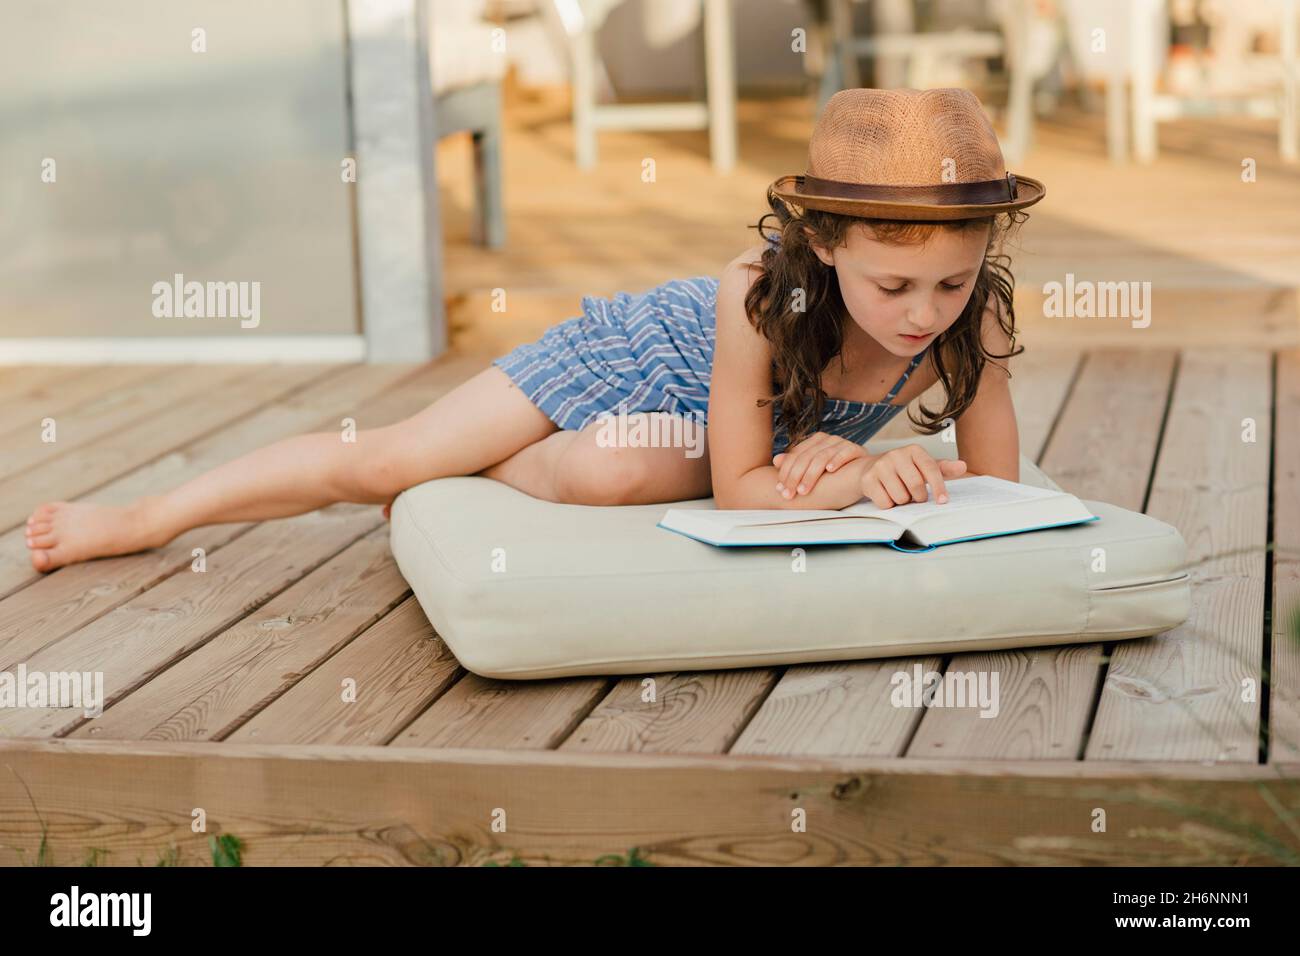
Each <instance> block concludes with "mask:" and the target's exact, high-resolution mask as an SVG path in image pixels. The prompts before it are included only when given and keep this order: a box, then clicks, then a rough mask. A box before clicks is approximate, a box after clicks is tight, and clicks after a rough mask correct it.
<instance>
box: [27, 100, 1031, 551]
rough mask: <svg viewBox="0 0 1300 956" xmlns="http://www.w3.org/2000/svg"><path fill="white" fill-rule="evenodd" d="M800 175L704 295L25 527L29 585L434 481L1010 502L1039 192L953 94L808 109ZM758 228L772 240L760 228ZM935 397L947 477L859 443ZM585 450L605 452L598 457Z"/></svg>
mask: <svg viewBox="0 0 1300 956" xmlns="http://www.w3.org/2000/svg"><path fill="white" fill-rule="evenodd" d="M808 157H809V159H808V169H807V172H806V173H805V174H804V175H802V176H784V177H782V178H780V179H778V180H777V181H776V182H774V183H773V184H772V185H771V186H769V188H768V191H767V201H768V204H769V205H770V207H771V212H768V213H766V214H764V215H763V216H762V218H760V220H759V222H758V224H757V226H756V228H757V229H758V230H759V232H760V235H763V236H764V239H765V241H764V242H762V243H760V244H759V245H757V246H755V247H754V248H751V249H748V250H746V251H745V252H743V253H741V254H740V255H738V256H737V257H736V258H735V259H733V260H732V261H731V262H730V263H728V265H727V266H726V268H725V269H724V270H723V271H722V274H721V276H720V277H717V278H714V277H705V276H698V277H694V278H690V279H672V280H669V281H667V282H665V283H663V284H662V285H660V286H658V287H656V288H654V289H651V290H650V291H648V292H645V293H642V294H639V295H629V294H627V293H618V294H617V295H615V296H613V297H611V298H609V299H598V298H595V297H590V296H589V297H586V298H584V299H583V314H582V315H581V316H579V317H577V318H572V319H569V320H567V321H565V322H561V323H559V324H558V325H556V326H553V327H552V328H551V329H549V330H548V331H547V332H546V333H545V334H544V335H543V336H542V337H541V338H540V339H539V340H538V341H536V342H533V343H529V344H526V345H521V346H519V347H518V348H516V349H515V350H513V351H512V352H510V353H509V354H507V355H505V356H502V357H500V358H498V359H496V360H494V361H493V363H492V364H491V366H489V367H488V368H486V369H484V370H483V371H482V372H480V373H479V374H477V375H475V376H474V377H473V378H471V379H469V380H468V381H466V382H464V383H463V384H461V385H460V386H458V387H457V388H455V389H453V390H452V391H451V392H449V393H448V394H447V395H445V396H444V397H442V398H441V399H439V400H438V401H436V402H434V403H433V404H432V405H430V406H429V407H428V408H425V409H424V410H423V411H421V412H419V413H417V414H415V415H413V416H412V417H410V418H408V419H406V420H404V421H400V422H397V423H395V424H392V425H387V426H384V427H381V428H375V429H370V430H363V431H361V432H359V433H358V434H357V436H356V441H355V442H347V443H345V442H343V441H341V440H340V438H339V435H338V434H337V433H333V432H330V433H319V434H308V435H300V436H297V437H293V438H287V439H284V440H282V441H279V442H276V443H275V444H272V445H269V446H267V447H265V448H261V449H258V450H257V451H254V452H251V453H249V454H247V455H244V456H242V457H240V458H237V459H235V460H233V461H230V462H228V463H226V464H224V465H221V466H219V467H217V468H214V469H212V470H211V471H209V472H206V473H205V474H202V475H199V476H198V477H196V478H194V479H192V480H190V481H187V482H185V483H184V484H182V485H180V486H179V487H176V488H173V489H171V490H168V491H164V492H162V493H160V494H157V495H151V496H147V497H143V498H140V499H138V500H136V501H134V502H132V503H131V504H129V505H126V506H122V507H110V506H106V505H97V504H90V503H85V502H61V501H60V502H49V503H45V504H42V505H40V506H39V507H37V508H36V510H35V511H33V512H32V514H31V517H30V518H28V521H27V546H28V548H29V549H30V552H31V561H32V564H33V566H34V567H35V568H36V569H38V570H41V571H48V570H52V569H54V568H57V567H61V566H63V565H66V564H69V563H72V562H75V561H84V560H86V559H88V558H94V557H100V556H104V555H115V554H125V553H128V552H132V551H138V550H141V549H145V548H152V547H160V546H162V545H164V544H166V543H167V542H169V541H171V540H172V539H173V538H175V537H176V536H177V535H179V534H181V533H182V532H184V531H187V530H189V529H190V528H194V527H197V526H200V525H207V524H217V523H222V522H236V521H259V520H264V519H270V518H280V517H285V516H288V515H295V514H300V513H302V512H305V511H310V510H313V509H316V508H321V507H324V506H326V505H329V504H333V503H335V502H358V503H374V504H383V505H385V508H384V511H385V514H387V513H388V506H390V505H391V503H392V501H393V499H394V498H395V497H396V496H397V495H398V494H399V493H400V492H402V491H403V490H404V489H406V488H410V487H411V486H413V485H417V484H419V483H421V482H424V481H428V480H430V479H433V478H442V477H447V476H452V475H482V476H486V477H490V478H495V479H497V480H499V481H503V482H505V483H507V484H509V485H512V486H514V487H515V488H518V489H519V490H521V491H523V492H525V493H527V494H530V495H533V496H535V497H538V498H543V499H547V500H550V501H557V502H566V503H572V504H589V505H630V504H649V503H657V502H671V501H680V500H685V499H691V498H700V497H707V496H708V495H710V494H712V495H713V497H714V499H715V504H716V505H717V507H719V508H818V509H828V508H842V507H845V506H846V505H849V504H852V503H853V502H855V501H858V500H859V499H861V498H862V497H863V496H866V497H868V498H870V499H871V500H872V501H873V502H875V503H876V504H877V505H878V506H880V507H882V508H889V507H892V506H894V505H896V504H905V503H907V502H911V501H925V500H927V499H928V498H929V497H930V496H931V495H933V496H934V498H935V500H936V501H937V502H939V503H942V502H944V501H945V500H946V488H945V481H946V480H950V479H953V478H957V477H960V476H963V475H969V474H988V475H996V476H998V477H1001V478H1006V479H1008V480H1011V481H1019V478H1020V476H1019V467H1018V466H1019V436H1018V434H1017V430H1016V420H1015V413H1014V411H1013V409H1012V404H1011V397H1010V393H1009V390H1008V386H1007V379H1008V377H1009V374H1010V373H1009V370H1008V368H1007V365H1006V364H1005V361H1006V360H1007V359H1008V358H1009V357H1010V356H1011V355H1013V354H1020V352H1023V351H1024V349H1023V347H1022V348H1020V350H1019V351H1014V350H1013V346H1014V339H1015V321H1014V314H1013V312H1012V303H1011V298H1012V278H1011V275H1010V273H1009V272H1008V270H1007V266H1006V261H1007V260H1006V256H1005V255H1002V254H1001V252H1000V248H1001V245H1000V244H1001V240H1002V239H1003V238H1004V236H1005V234H1006V231H1007V229H1008V227H1010V226H1011V225H1013V224H1014V223H1016V222H1019V221H1021V220H1022V219H1023V218H1024V214H1023V213H1020V212H1018V210H1020V209H1022V208H1023V207H1025V206H1028V205H1030V204H1032V203H1034V202H1037V201H1038V200H1039V199H1041V198H1042V196H1043V194H1044V190H1043V187H1042V184H1041V183H1038V182H1036V181H1035V180H1031V179H1027V178H1023V177H1021V178H1019V179H1017V177H1015V176H1013V175H1011V174H1008V173H1007V172H1006V169H1005V166H1004V164H1003V159H1002V153H1001V150H1000V149H999V148H998V144H997V139H996V136H995V135H994V133H993V130H992V127H991V126H990V125H989V123H988V120H987V119H986V117H985V115H984V113H983V110H982V108H981V107H980V104H979V102H978V100H977V99H976V98H975V97H974V96H973V95H971V94H970V93H968V92H966V91H963V90H927V91H919V92H918V91H914V90H868V89H852V90H845V91H843V92H840V93H838V94H836V95H835V96H834V97H832V98H831V100H830V101H829V102H828V103H827V105H826V108H825V109H824V110H823V113H822V115H821V117H820V118H819V120H818V123H817V126H816V129H815V131H814V134H813V138H812V140H811V142H810V144H809V151H808ZM773 217H774V218H775V220H776V222H775V224H774V226H772V227H771V230H772V231H770V232H768V231H765V229H764V223H765V222H767V220H768V219H769V218H773ZM937 381H941V382H943V385H944V391H945V392H946V396H947V397H946V400H945V401H944V402H943V407H942V408H934V409H931V408H928V407H925V406H921V407H920V412H921V414H922V417H921V419H920V420H918V419H916V418H912V419H911V421H912V423H913V425H914V426H915V427H916V428H917V429H918V430H920V431H922V432H924V433H926V434H935V433H937V432H939V431H941V430H943V429H945V428H947V427H950V426H951V427H953V428H954V429H955V437H956V441H957V446H958V448H959V449H960V451H961V454H962V457H961V459H960V460H956V461H947V460H935V459H934V458H932V457H931V456H930V455H928V454H927V453H926V452H925V451H924V450H923V449H922V448H921V446H919V445H916V444H910V445H906V446H903V447H901V448H896V449H894V450H891V451H888V452H885V453H884V454H880V455H870V454H868V453H867V450H866V448H865V447H864V444H863V443H864V442H866V441H867V439H869V438H870V437H871V436H872V435H874V434H875V433H876V432H877V431H878V430H879V429H880V428H881V427H883V426H884V425H885V423H886V422H888V421H889V420H890V419H891V418H893V416H894V415H896V414H897V413H898V412H899V411H900V410H901V409H903V408H904V407H905V406H907V405H908V404H909V403H910V402H911V400H912V399H914V398H915V397H917V396H918V395H920V394H922V393H923V392H924V391H926V390H927V389H928V388H929V387H930V386H931V385H933V384H934V383H935V382H937ZM609 415H621V416H626V417H628V418H629V419H634V418H637V417H638V416H650V417H651V418H650V420H647V421H642V422H641V425H642V426H646V425H650V426H652V430H658V431H660V432H662V431H663V429H661V428H660V427H659V426H661V425H662V424H663V422H662V421H661V420H660V417H661V416H665V415H675V416H686V417H689V418H691V419H693V420H694V421H695V422H697V423H702V424H703V426H704V438H705V440H704V453H703V454H700V453H699V451H698V449H697V450H696V451H694V452H693V453H689V454H688V453H685V450H684V449H683V448H681V447H634V446H632V445H630V444H629V443H626V442H624V443H622V444H620V443H617V442H616V443H613V444H611V443H610V442H609V441H608V440H602V438H607V436H608V434H609V429H607V428H606V427H605V426H606V424H607V416H609ZM602 433H603V435H602Z"/></svg>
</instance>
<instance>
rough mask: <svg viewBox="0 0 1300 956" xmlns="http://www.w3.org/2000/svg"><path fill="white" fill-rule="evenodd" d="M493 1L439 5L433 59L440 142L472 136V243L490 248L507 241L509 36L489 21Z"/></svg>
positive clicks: (441, 1)
mask: <svg viewBox="0 0 1300 956" xmlns="http://www.w3.org/2000/svg"><path fill="white" fill-rule="evenodd" d="M486 7H487V0H456V2H454V3H453V2H450V0H434V2H433V4H432V9H431V11H430V17H429V21H430V33H431V37H430V41H429V59H430V73H431V74H432V76H431V79H432V83H433V96H434V111H433V115H434V127H435V136H434V139H435V142H436V141H437V140H439V139H442V138H443V137H444V136H450V135H452V134H453V133H460V132H469V133H470V135H471V136H472V137H473V141H474V169H473V175H474V195H475V207H476V209H475V213H476V215H475V217H474V219H473V227H472V230H473V231H472V238H473V240H474V241H475V242H477V243H480V244H481V245H485V246H487V247H488V248H490V249H500V248H501V247H502V246H504V245H505V241H506V220H505V198H504V196H503V194H502V189H501V81H502V78H503V77H504V75H505V71H506V33H505V31H504V30H503V29H502V28H500V27H498V26H495V25H494V24H492V23H488V22H485V21H484V19H483V17H484V13H485V12H486Z"/></svg>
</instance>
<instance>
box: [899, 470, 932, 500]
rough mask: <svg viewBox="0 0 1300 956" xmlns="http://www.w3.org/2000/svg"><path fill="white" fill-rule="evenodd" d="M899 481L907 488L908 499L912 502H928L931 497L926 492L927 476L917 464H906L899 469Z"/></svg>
mask: <svg viewBox="0 0 1300 956" xmlns="http://www.w3.org/2000/svg"><path fill="white" fill-rule="evenodd" d="M898 480H899V481H901V482H902V483H903V485H904V487H906V488H907V494H908V497H909V498H910V499H911V500H912V501H926V500H928V498H929V495H928V494H927V493H926V490H925V475H923V474H922V473H921V469H920V468H919V467H918V466H917V463H916V462H904V463H903V464H901V465H899V467H898Z"/></svg>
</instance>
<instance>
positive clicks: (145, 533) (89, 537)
mask: <svg viewBox="0 0 1300 956" xmlns="http://www.w3.org/2000/svg"><path fill="white" fill-rule="evenodd" d="M146 508H147V499H141V500H140V501H138V502H133V503H132V504H129V505H125V506H116V505H97V504H91V503H90V502H85V501H50V502H46V503H45V504H43V505H40V506H39V507H38V508H37V509H36V510H35V511H33V512H32V514H31V517H29V518H28V519H27V547H28V549H30V551H31V561H32V567H34V568H35V569H36V570H37V571H53V570H54V569H55V568H61V567H63V566H64V565H66V564H73V563H75V562H77V561H88V560H90V559H91V558H103V557H108V556H110V555H116V554H130V553H131V552H133V551H143V550H145V549H146V548H153V547H158V546H159V545H161V544H164V543H165V541H162V540H160V536H159V532H158V530H157V529H156V528H154V527H153V526H152V523H151V522H150V521H148V520H147V517H146Z"/></svg>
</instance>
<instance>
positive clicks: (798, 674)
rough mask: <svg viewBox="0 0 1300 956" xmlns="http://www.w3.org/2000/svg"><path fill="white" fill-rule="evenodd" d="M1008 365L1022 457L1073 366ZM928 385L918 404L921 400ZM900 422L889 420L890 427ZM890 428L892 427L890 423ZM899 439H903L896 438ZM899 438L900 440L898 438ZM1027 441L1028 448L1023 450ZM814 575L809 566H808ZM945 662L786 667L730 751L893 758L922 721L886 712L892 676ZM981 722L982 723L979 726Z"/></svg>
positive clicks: (916, 713)
mask: <svg viewBox="0 0 1300 956" xmlns="http://www.w3.org/2000/svg"><path fill="white" fill-rule="evenodd" d="M1015 361H1018V360H1013V365H1012V376H1011V381H1012V383H1013V389H1012V397H1013V400H1014V401H1015V403H1016V408H1017V411H1019V410H1020V409H1022V408H1025V409H1030V410H1031V414H1030V415H1029V416H1027V417H1029V419H1030V421H1029V422H1028V426H1027V427H1026V428H1025V429H1023V430H1021V432H1020V437H1021V447H1022V450H1023V451H1024V454H1026V455H1027V456H1028V455H1029V454H1030V450H1031V449H1034V450H1035V451H1034V455H1035V457H1036V455H1037V451H1036V449H1037V448H1038V447H1041V442H1042V441H1043V440H1045V438H1046V436H1047V434H1048V433H1049V432H1050V430H1051V427H1052V423H1053V422H1054V421H1055V418H1056V413H1057V410H1058V408H1059V406H1060V402H1061V401H1063V400H1064V398H1065V396H1066V394H1067V393H1068V388H1069V385H1070V381H1071V378H1072V376H1073V374H1074V372H1075V369H1076V367H1077V365H1078V363H1079V356H1078V354H1077V353H1074V352H1066V353H1060V352H1057V353H1048V354H1047V355H1046V356H1045V357H1043V358H1042V360H1041V361H1040V360H1039V357H1038V356H1035V357H1034V359H1033V360H1030V361H1027V362H1025V363H1024V364H1023V365H1021V366H1018V365H1016V364H1014V362H1015ZM938 388H941V386H940V385H939V384H938V383H936V384H935V385H934V386H932V387H931V388H930V389H928V390H927V391H926V393H925V394H923V395H922V396H921V400H923V401H928V402H929V403H930V405H931V407H934V405H935V403H936V402H937V400H938V397H939V396H938V395H937V394H936V395H934V397H933V398H929V397H928V396H930V395H931V393H933V392H934V391H935V389H938ZM901 417H902V416H901V415H900V416H896V417H895V419H894V422H897V421H898V420H899V418H901ZM890 424H891V425H892V424H893V422H891V423H890ZM904 434H906V433H904ZM900 437H902V436H900ZM1026 442H1028V444H1026ZM809 567H810V568H811V569H812V570H811V571H810V573H815V567H816V566H815V564H810V565H809ZM946 660H947V657H946V656H944V657H940V656H927V657H899V658H890V659H889V660H881V661H858V662H851V661H850V662H843V663H830V664H826V663H819V664H805V665H799V666H795V667H790V668H788V669H787V670H786V671H785V673H784V675H783V676H782V678H781V680H780V682H779V683H778V684H777V686H776V688H775V690H774V691H773V692H772V694H771V695H770V696H769V697H768V698H767V700H765V701H764V702H763V705H762V707H761V708H760V709H759V711H758V713H757V714H756V715H755V716H754V718H753V720H751V721H750V722H749V725H748V726H747V727H746V728H745V729H744V731H743V733H742V734H741V735H740V737H739V739H738V740H737V741H736V744H735V746H734V747H733V748H732V751H733V752H737V753H751V754H756V753H762V754H792V755H793V754H799V755H807V754H835V755H841V756H901V755H902V754H903V753H905V752H906V751H907V747H908V742H909V741H910V740H911V739H912V736H913V735H914V734H915V733H916V729H917V727H918V725H919V723H920V721H921V719H922V717H923V716H924V712H923V710H921V709H918V708H911V707H896V706H894V704H893V702H892V700H891V695H890V690H891V681H893V680H894V675H895V674H898V673H900V672H901V673H903V674H907V675H911V674H914V673H915V672H916V668H918V667H919V668H920V673H921V674H923V675H924V674H926V673H929V672H931V671H942V669H943V665H944V663H945V662H946ZM985 722H986V723H987V721H985Z"/></svg>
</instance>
